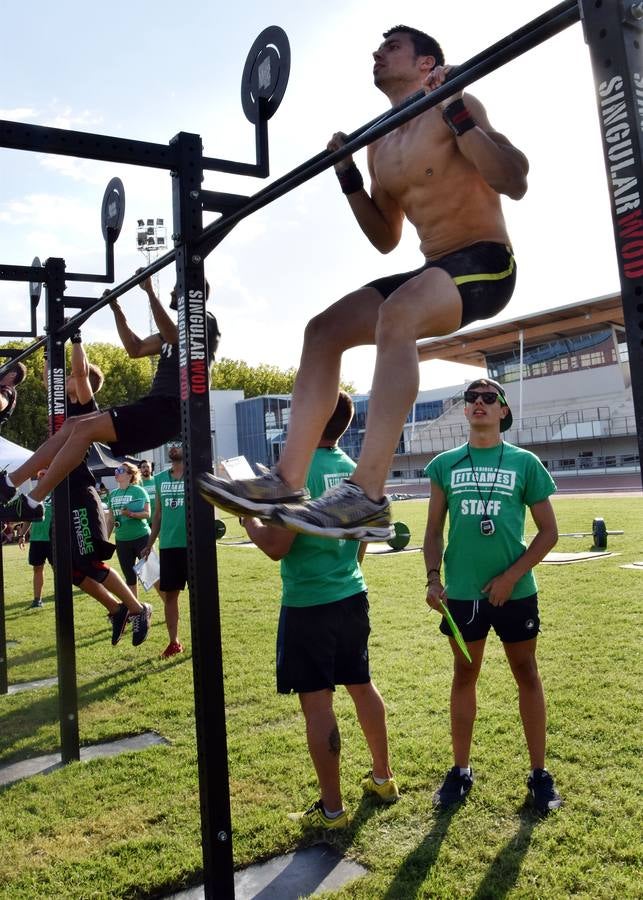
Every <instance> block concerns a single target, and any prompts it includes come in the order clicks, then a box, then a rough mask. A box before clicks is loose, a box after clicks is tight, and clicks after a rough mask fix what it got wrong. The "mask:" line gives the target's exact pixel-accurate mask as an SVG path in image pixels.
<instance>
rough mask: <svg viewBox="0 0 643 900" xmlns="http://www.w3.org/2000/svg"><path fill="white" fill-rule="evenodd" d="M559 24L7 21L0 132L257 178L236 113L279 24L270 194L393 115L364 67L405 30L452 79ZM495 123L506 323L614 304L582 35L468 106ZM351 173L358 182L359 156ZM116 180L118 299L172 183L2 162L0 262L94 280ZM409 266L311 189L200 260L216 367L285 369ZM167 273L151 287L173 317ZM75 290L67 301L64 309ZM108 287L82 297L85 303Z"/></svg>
mask: <svg viewBox="0 0 643 900" xmlns="http://www.w3.org/2000/svg"><path fill="white" fill-rule="evenodd" d="M550 5H553V0H521V2H520V3H516V2H515V0H488V2H487V3H484V4H483V3H480V2H479V0H460V3H458V4H456V5H454V4H437V3H436V4H427V3H426V2H423V3H420V2H404V0H402V2H399V3H397V4H396V5H395V8H394V12H391V5H390V3H384V2H382V0H373V2H369V3H368V4H366V3H363V2H351V0H327V2H325V3H324V4H317V3H310V2H307V0H301V2H299V3H293V2H285V0H276V2H273V3H271V4H270V5H269V7H268V5H265V4H260V3H257V2H256V0H249V2H246V3H244V4H243V5H239V6H236V5H233V4H222V3H212V2H211V3H203V4H201V3H199V4H197V3H190V2H188V3H186V4H172V3H169V2H166V0H159V2H156V3H145V4H143V3H140V4H134V3H131V2H123V0H113V2H111V3H110V4H105V5H99V4H91V5H88V4H86V3H80V2H76V0H61V2H58V3H56V4H51V3H48V2H44V0H32V2H30V3H22V4H7V5H6V6H5V7H4V8H3V36H4V41H3V54H2V58H1V60H0V74H1V76H2V78H1V83H2V85H3V91H2V95H1V96H0V118H6V119H12V120H19V121H23V122H33V123H36V124H47V125H55V126H57V127H69V128H74V129H78V130H82V131H89V132H97V133H101V134H113V135H117V136H121V137H128V138H138V139H141V140H150V141H157V142H161V143H167V142H168V141H169V140H170V139H171V138H172V136H173V135H174V134H176V133H177V132H179V131H191V132H195V133H198V134H201V135H202V137H203V143H204V148H205V153H206V154H207V155H209V156H219V157H225V158H230V159H237V160H241V161H250V162H252V161H254V133H253V129H252V127H251V126H250V124H249V123H248V122H247V121H246V119H245V117H244V115H243V112H242V109H241V103H240V100H239V86H240V79H241V72H242V69H243V64H244V62H245V59H246V56H247V53H248V50H249V49H250V46H251V45H252V43H253V41H254V39H255V37H256V36H257V35H258V34H259V32H260V31H262V30H263V29H264V28H265V27H267V26H268V25H280V26H281V27H282V28H284V30H285V31H286V33H287V34H288V37H289V39H290V45H291V53H292V66H291V73H290V82H289V85H288V89H287V91H286V95H285V97H284V100H283V103H282V106H281V108H280V109H279V110H278V112H277V113H276V115H275V116H274V118H273V119H272V120H271V122H270V129H269V130H270V152H271V178H274V177H278V176H280V175H282V174H284V173H285V172H287V171H288V170H290V169H291V168H293V167H295V166H296V165H298V164H299V163H300V162H302V161H303V160H305V159H308V158H310V157H312V156H314V155H315V154H316V153H318V152H319V151H320V150H321V149H323V148H324V147H325V146H326V142H327V140H328V138H329V137H330V135H331V134H332V133H333V132H334V131H336V130H344V131H347V132H350V131H353V130H354V129H355V128H357V127H359V126H360V125H361V124H363V123H364V122H366V121H368V120H370V119H371V118H373V117H374V116H376V115H377V114H378V113H380V112H382V111H384V110H385V109H386V108H387V103H386V98H385V97H384V96H383V95H382V94H380V93H379V92H378V91H377V90H376V89H375V88H374V87H373V84H372V76H371V65H372V60H371V56H370V54H371V51H372V50H373V49H374V48H375V47H377V45H378V44H379V42H380V40H381V33H382V31H384V30H386V29H387V28H389V27H390V26H391V25H394V24H397V23H399V22H404V23H406V24H410V25H414V26H416V27H419V28H422V29H424V30H426V31H428V32H429V33H431V34H433V35H434V36H435V37H437V38H438V40H439V41H440V42H441V44H442V46H443V48H444V50H445V54H446V57H447V61H448V62H451V63H454V64H457V63H459V62H462V61H463V60H465V59H467V58H469V57H471V56H473V55H474V54H475V53H477V52H479V51H480V50H482V49H484V48H485V47H486V46H488V45H489V44H491V43H493V42H494V41H496V40H498V39H499V38H501V37H503V36H504V35H505V34H508V33H509V32H511V31H513V30H514V29H516V28H518V27H520V26H522V25H523V24H525V23H526V22H527V21H529V20H530V19H531V18H534V17H535V16H537V15H539V14H540V13H542V12H544V11H545V10H546V9H548V8H549V7H550ZM471 91H472V93H474V94H476V96H478V97H479V98H480V99H481V100H482V101H483V103H484V104H485V106H486V108H487V112H488V114H489V118H490V120H491V122H492V124H493V125H494V127H496V128H497V129H498V130H499V131H501V132H503V133H505V134H506V135H507V136H508V137H509V138H510V140H512V141H513V143H515V144H516V145H517V146H518V147H520V149H522V150H523V151H524V152H525V153H526V154H527V156H528V157H529V160H530V163H531V172H530V178H529V184H530V186H529V191H528V193H527V195H526V197H525V198H524V199H523V200H522V201H520V202H519V203H514V202H513V201H511V200H506V201H505V202H504V208H505V215H506V217H507V221H508V225H509V230H510V234H511V236H512V240H513V243H514V248H515V252H516V256H517V260H518V271H519V274H518V286H517V289H516V293H515V294H514V298H513V300H512V302H511V304H510V306H509V307H508V308H507V309H506V310H505V311H504V313H503V314H501V316H500V318H501V319H505V318H508V317H510V316H515V315H520V314H523V313H528V312H534V311H536V310H539V309H545V308H549V307H552V306H556V305H559V304H562V303H571V302H574V301H577V300H584V299H587V298H589V297H594V296H599V295H601V294H605V293H608V292H610V291H613V290H617V289H618V272H617V267H616V257H615V252H614V245H613V238H612V226H611V217H610V211H609V201H608V195H607V189H606V179H605V171H604V166H603V160H602V153H601V147H600V138H599V129H598V123H597V114H596V107H595V101H594V94H593V82H592V73H591V67H590V64H589V56H588V53H587V49H586V47H585V45H584V43H583V40H582V32H581V28H580V25H576V26H572V28H570V29H568V30H567V31H566V32H565V33H564V34H562V35H559V36H558V37H556V38H553V39H552V40H550V41H548V42H547V43H546V44H545V45H543V46H541V47H540V48H537V49H536V50H534V51H531V53H529V54H527V55H525V56H523V57H521V58H520V59H519V60H517V61H515V62H513V63H510V64H508V65H507V66H505V67H503V68H502V69H501V70H500V71H499V72H497V73H495V74H493V75H491V76H488V77H487V78H485V79H483V80H482V81H480V82H479V83H478V84H476V85H475V86H473V87H472V88H471ZM357 162H358V164H359V165H360V166H361V168H362V169H363V170H365V161H364V151H362V152H361V153H360V154H359V155H358V157H357ZM115 175H117V176H119V177H120V178H122V180H123V182H124V185H125V192H126V198H127V200H126V218H125V224H124V227H123V231H122V233H121V237H120V240H119V242H118V243H117V245H116V275H117V280H124V279H125V278H126V277H128V276H129V275H131V274H132V273H133V271H134V270H135V269H136V268H137V267H138V266H139V265H141V264H142V262H143V258H142V256H141V255H140V253H138V252H137V250H136V220H137V219H138V218H139V217H143V218H147V217H148V216H154V217H160V216H162V217H164V218H165V219H166V220H167V221H168V222H170V221H171V188H170V179H169V176H168V174H167V173H164V172H158V171H155V170H147V169H143V168H135V167H130V166H118V165H112V164H109V163H94V162H86V161H81V160H76V159H71V158H65V157H54V156H45V155H42V154H33V153H26V152H18V151H9V150H4V149H0V247H1V250H0V261H1V262H3V263H13V264H17V263H23V264H26V263H29V262H30V261H31V259H32V258H33V257H34V256H35V255H38V256H40V258H41V259H43V260H44V259H45V258H46V257H47V256H62V257H64V258H65V259H66V260H67V262H68V268H69V269H70V270H71V271H85V272H87V271H102V266H103V255H104V246H103V244H102V237H101V232H100V203H101V199H102V196H103V192H104V189H105V186H106V184H107V182H108V181H109V179H110V178H111V177H113V176H115ZM264 184H266V182H265V181H263V180H261V179H250V178H235V177H232V176H225V175H220V174H217V173H209V174H208V175H207V176H206V181H205V184H204V186H205V187H206V188H208V189H211V190H229V191H232V192H235V193H247V194H250V193H254V192H256V191H258V190H260V189H261V188H262V187H263V186H264ZM420 263H421V257H420V254H419V250H418V240H417V237H416V235H415V232H414V230H413V229H412V228H410V227H405V232H404V236H403V239H402V243H401V245H400V247H399V248H398V249H397V250H396V251H394V252H393V253H392V254H389V255H387V256H381V255H380V254H379V253H377V251H376V250H374V249H373V248H372V247H371V246H370V245H369V244H368V242H367V241H366V239H365V238H364V237H363V236H362V234H361V232H360V231H359V229H358V227H357V225H356V224H355V223H354V220H353V219H352V216H351V214H350V211H349V209H348V206H347V204H346V201H345V200H344V198H343V196H342V195H341V193H340V192H339V189H338V187H337V184H336V179H335V177H334V175H333V174H332V172H326V173H322V174H321V175H319V176H317V177H316V178H315V179H313V180H312V181H310V182H308V183H307V184H306V185H304V186H302V187H300V188H298V189H297V190H295V191H293V192H292V193H291V194H289V195H288V196H286V197H284V198H282V199H280V200H278V201H276V202H275V203H272V204H270V205H269V206H268V207H267V208H265V209H264V210H261V211H260V212H259V213H256V214H254V215H252V216H250V217H249V218H248V219H246V220H244V222H242V223H241V224H240V225H239V226H237V227H236V228H235V229H234V230H233V232H232V233H231V234H230V236H229V237H227V238H226V239H225V240H224V241H223V243H222V244H221V245H220V246H219V247H218V248H217V249H216V250H215V251H214V253H213V254H212V255H211V256H210V257H209V258H208V261H207V267H206V271H207V274H208V278H209V280H210V282H211V284H212V285H213V290H214V293H213V299H212V300H211V304H212V308H213V310H214V311H215V312H216V314H217V317H218V319H219V324H220V328H221V331H222V332H223V339H222V343H221V348H220V352H221V355H224V356H227V357H231V358H235V359H245V360H246V361H247V362H249V363H251V364H253V365H256V364H258V363H260V362H265V363H270V364H274V365H278V366H281V367H288V366H294V365H297V363H298V359H299V353H300V348H301V340H302V335H303V329H304V326H305V323H306V321H307V320H308V319H309V318H310V317H311V316H312V315H314V314H315V313H316V312H318V311H320V310H321V309H323V308H325V307H326V306H327V305H329V304H330V303H331V302H333V301H334V300H336V299H338V298H339V297H341V296H342V295H343V294H345V293H348V292H349V291H350V290H352V289H354V288H356V287H359V285H360V284H363V283H365V282H367V281H370V280H372V279H373V278H376V277H378V276H381V275H385V274H390V273H392V272H397V271H405V270H407V269H411V268H415V267H416V266H418V265H419V264H420ZM172 283H173V274H172V271H171V270H170V269H168V270H166V271H165V272H164V273H163V274H162V275H161V279H160V285H161V294H162V296H163V297H164V298H165V299H167V294H168V291H169V288H170V286H171V285H172ZM79 290H80V288H79V286H77V285H73V286H72V293H76V292H78V291H79ZM101 291H102V288H101V287H97V286H91V285H90V286H87V290H86V291H85V293H87V294H88V295H90V296H94V295H96V296H98V295H99V294H100V292H101ZM26 295H27V289H26V286H25V285H22V284H20V285H17V284H8V283H1V284H0V304H1V306H0V308H1V309H2V318H1V321H2V328H3V329H4V328H9V327H13V326H15V327H16V328H21V327H24V325H25V322H26V317H27V314H28V305H27V302H26ZM144 300H145V297H144V295H143V294H142V293H141V292H140V291H133V292H131V293H130V294H128V295H127V296H126V297H125V298H124V301H123V305H124V308H125V311H126V313H127V315H128V318H129V320H130V322H131V324H132V327H133V328H134V330H136V331H137V332H138V333H140V334H141V335H144V334H145V333H147V330H148V314H147V308H146V304H145V302H144ZM85 338H86V340H107V341H112V342H114V343H117V342H118V338H117V335H116V332H115V329H114V327H113V320H112V317H111V314H110V313H108V312H102V313H99V314H97V315H96V316H94V317H93V319H92V320H91V321H90V322H88V323H87V325H86V326H85ZM373 358H374V354H373V351H372V350H371V348H360V349H356V350H353V351H350V352H349V353H348V354H346V355H345V359H344V365H343V370H342V374H343V376H344V378H345V379H347V380H350V381H352V382H353V383H354V384H355V386H356V388H357V389H358V390H360V391H367V390H368V389H369V386H370V381H371V375H372V367H373ZM467 374H468V373H467V372H466V370H464V369H463V368H462V367H458V366H454V365H452V364H446V363H437V362H434V363H425V364H423V365H422V367H421V386H422V387H423V388H431V387H437V386H442V385H445V384H455V383H458V382H461V381H462V380H463V379H465V378H466V377H467Z"/></svg>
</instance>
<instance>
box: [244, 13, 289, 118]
mask: <svg viewBox="0 0 643 900" xmlns="http://www.w3.org/2000/svg"><path fill="white" fill-rule="evenodd" d="M289 75H290V44H289V42H288V36H287V35H286V32H285V31H284V30H283V28H279V26H278V25H271V26H270V27H269V28H265V29H264V30H263V31H262V32H261V34H260V35H259V36H258V37H257V39H256V40H255V42H254V44H253V45H252V47H251V48H250V52H249V53H248V57H247V59H246V63H245V65H244V67H243V74H242V75H241V105H242V106H243V111H244V113H245V116H246V119H248V121H249V122H252V123H253V124H256V123H257V122H258V121H259V118H260V116H261V117H263V118H265V119H270V118H272V116H274V114H275V113H276V112H277V110H278V109H279V104H280V103H281V101H282V100H283V96H284V94H285V93H286V86H287V85H288V76H289ZM260 98H261V99H262V100H263V101H264V102H263V103H259V99H260Z"/></svg>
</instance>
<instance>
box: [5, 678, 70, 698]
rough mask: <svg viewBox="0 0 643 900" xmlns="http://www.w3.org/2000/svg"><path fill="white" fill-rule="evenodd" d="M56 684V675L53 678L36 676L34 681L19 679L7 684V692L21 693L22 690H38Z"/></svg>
mask: <svg viewBox="0 0 643 900" xmlns="http://www.w3.org/2000/svg"><path fill="white" fill-rule="evenodd" d="M57 684H58V679H57V678H56V676H54V677H53V678H36V679H35V681H19V682H18V684H10V685H9V690H8V693H9V694H22V693H23V691H40V690H42V689H43V688H48V687H55V686H56V685H57Z"/></svg>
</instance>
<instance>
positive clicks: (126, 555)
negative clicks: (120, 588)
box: [116, 535, 147, 587]
mask: <svg viewBox="0 0 643 900" xmlns="http://www.w3.org/2000/svg"><path fill="white" fill-rule="evenodd" d="M145 547H147V537H146V536H145V535H141V537H138V538H134V540H132V541H116V555H117V556H118V561H119V563H120V564H121V569H122V570H123V578H124V579H125V584H127V585H129V587H132V585H134V584H136V572H135V571H134V564H135V563H136V561H137V560H138V559H140V558H141V553H142V552H143V550H144V549H145Z"/></svg>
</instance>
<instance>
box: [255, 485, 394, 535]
mask: <svg viewBox="0 0 643 900" xmlns="http://www.w3.org/2000/svg"><path fill="white" fill-rule="evenodd" d="M272 521H273V522H274V523H275V524H276V525H283V527H284V528H288V529H290V530H291V531H300V532H301V533H302V534H312V535H317V536H318V537H327V538H350V539H352V540H355V541H388V540H390V539H391V538H392V537H393V536H394V535H395V529H394V528H393V526H392V525H391V504H390V502H389V499H388V497H383V498H382V500H378V501H374V500H369V498H368V497H367V496H366V494H365V493H364V491H363V490H362V489H361V487H358V485H356V484H352V483H351V482H349V481H343V482H342V483H341V484H338V485H337V487H334V488H330V490H328V491H326V493H324V494H322V496H321V497H318V498H317V499H316V500H308V501H307V502H306V503H298V504H292V505H283V506H278V507H277V508H276V509H275V512H274V514H273V517H272Z"/></svg>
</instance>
